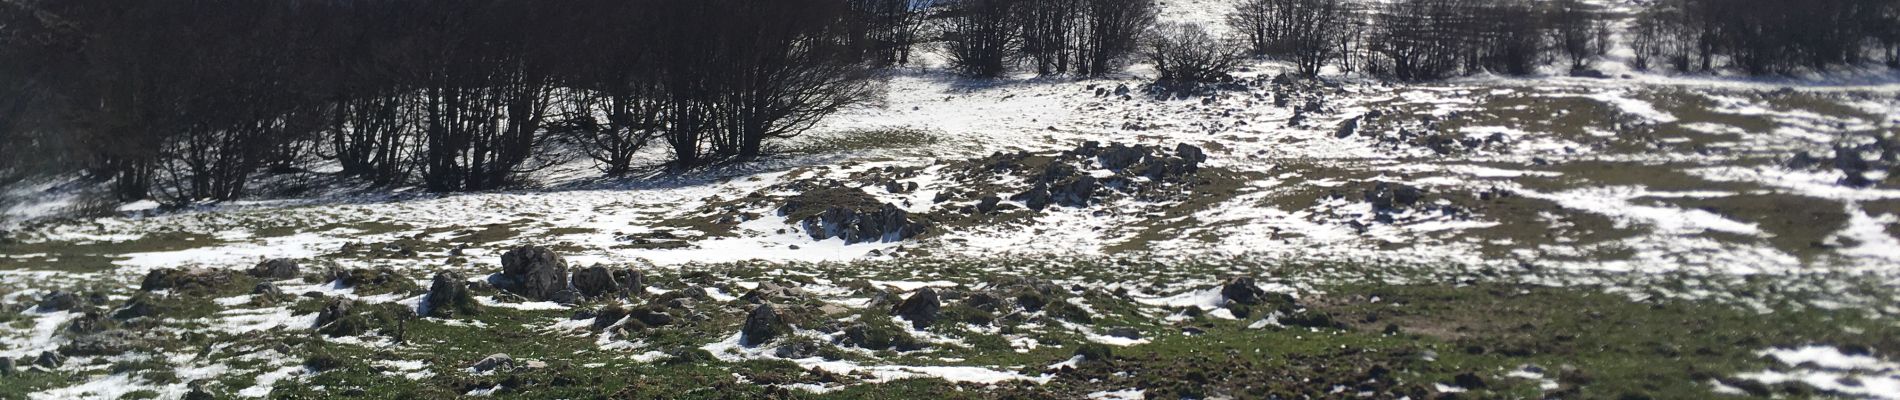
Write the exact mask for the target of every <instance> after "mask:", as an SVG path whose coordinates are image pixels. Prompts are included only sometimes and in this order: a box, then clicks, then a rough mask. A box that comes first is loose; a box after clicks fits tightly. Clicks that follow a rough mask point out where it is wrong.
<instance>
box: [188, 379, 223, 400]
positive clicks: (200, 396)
mask: <svg viewBox="0 0 1900 400" xmlns="http://www.w3.org/2000/svg"><path fill="white" fill-rule="evenodd" d="M187 386H188V387H190V389H189V390H188V391H186V392H185V397H184V398H183V399H184V400H212V399H216V398H218V397H217V396H216V395H213V394H211V391H210V390H208V389H205V385H204V382H203V381H193V382H191V384H189V385H187Z"/></svg>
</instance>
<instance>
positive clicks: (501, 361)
mask: <svg viewBox="0 0 1900 400" xmlns="http://www.w3.org/2000/svg"><path fill="white" fill-rule="evenodd" d="M468 367H469V368H470V369H473V370H475V372H488V371H493V370H495V369H496V368H514V367H515V358H514V357H509V356H508V355H507V354H503V353H495V354H493V355H490V356H488V357H486V358H483V359H481V361H476V362H475V363H474V364H471V365H469V366H468Z"/></svg>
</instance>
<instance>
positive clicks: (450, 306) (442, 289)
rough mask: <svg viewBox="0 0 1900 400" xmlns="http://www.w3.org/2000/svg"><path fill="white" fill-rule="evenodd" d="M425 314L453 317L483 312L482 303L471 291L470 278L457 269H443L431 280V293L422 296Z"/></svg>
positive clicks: (437, 316)
mask: <svg viewBox="0 0 1900 400" xmlns="http://www.w3.org/2000/svg"><path fill="white" fill-rule="evenodd" d="M422 302H423V304H427V306H426V307H424V308H425V309H426V310H424V311H423V314H424V315H428V316H431V317H436V318H453V317H455V316H456V315H469V314H475V313H479V312H481V304H479V303H476V302H475V296H474V295H472V294H470V293H469V290H468V279H467V278H464V277H462V274H461V273H458V272H455V271H442V272H437V273H436V274H435V278H433V279H430V281H429V294H428V295H426V296H424V297H423V298H422Z"/></svg>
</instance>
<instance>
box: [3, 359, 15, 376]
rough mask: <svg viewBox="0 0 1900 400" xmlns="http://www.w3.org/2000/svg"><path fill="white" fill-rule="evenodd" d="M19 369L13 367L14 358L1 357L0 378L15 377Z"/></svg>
mask: <svg viewBox="0 0 1900 400" xmlns="http://www.w3.org/2000/svg"><path fill="white" fill-rule="evenodd" d="M17 372H19V367H16V366H14V365H13V357H0V376H8V375H13V374H14V373H17Z"/></svg>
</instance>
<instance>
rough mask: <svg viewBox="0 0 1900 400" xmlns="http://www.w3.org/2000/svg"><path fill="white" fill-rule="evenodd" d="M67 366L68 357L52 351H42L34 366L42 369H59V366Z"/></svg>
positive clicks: (34, 360) (35, 359)
mask: <svg viewBox="0 0 1900 400" xmlns="http://www.w3.org/2000/svg"><path fill="white" fill-rule="evenodd" d="M65 364H66V356H65V355H61V354H59V352H57V351H52V350H47V351H42V352H40V355H39V357H36V358H34V359H33V365H38V366H40V368H46V369H59V366H61V365H65Z"/></svg>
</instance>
